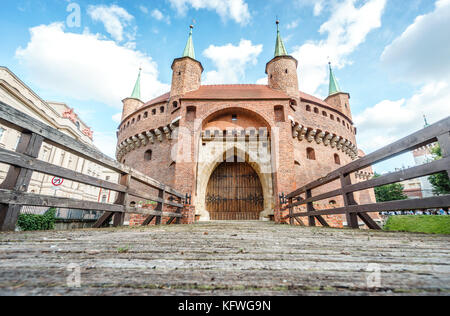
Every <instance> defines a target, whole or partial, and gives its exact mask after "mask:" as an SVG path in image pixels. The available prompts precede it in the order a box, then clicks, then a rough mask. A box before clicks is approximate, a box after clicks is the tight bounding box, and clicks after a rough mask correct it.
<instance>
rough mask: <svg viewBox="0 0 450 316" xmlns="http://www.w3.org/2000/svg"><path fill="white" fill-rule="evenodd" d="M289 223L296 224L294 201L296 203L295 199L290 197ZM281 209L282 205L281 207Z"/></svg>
mask: <svg viewBox="0 0 450 316" xmlns="http://www.w3.org/2000/svg"><path fill="white" fill-rule="evenodd" d="M288 203H289V225H291V226H294V224H295V223H294V208H293V207H292V203H294V199H293V198H290V199H289V202H288ZM280 209H281V207H280Z"/></svg>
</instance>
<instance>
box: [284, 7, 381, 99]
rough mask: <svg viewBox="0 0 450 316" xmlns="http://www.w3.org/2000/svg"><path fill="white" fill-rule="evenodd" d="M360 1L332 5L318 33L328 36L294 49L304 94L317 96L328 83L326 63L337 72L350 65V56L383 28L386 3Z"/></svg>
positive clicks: (293, 54)
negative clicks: (370, 34)
mask: <svg viewBox="0 0 450 316" xmlns="http://www.w3.org/2000/svg"><path fill="white" fill-rule="evenodd" d="M358 4H359V2H358V1H357V0H345V1H343V2H339V3H335V4H333V5H332V9H331V12H332V14H331V17H330V19H329V20H328V21H327V22H325V23H324V24H323V25H322V26H321V27H320V30H319V32H320V33H321V34H327V38H326V39H324V40H320V41H309V42H307V43H306V44H304V45H302V46H301V47H296V48H294V51H293V53H292V56H294V57H295V58H297V59H298V60H299V62H300V67H299V78H300V87H301V89H302V90H303V91H305V92H308V93H311V94H317V93H318V89H319V87H320V86H322V85H324V84H326V83H327V81H328V72H327V67H326V64H327V60H328V57H330V58H331V60H332V62H333V64H334V65H335V67H337V68H341V67H343V66H345V65H346V64H349V63H351V62H350V61H349V60H347V58H348V56H349V55H350V54H351V53H352V52H354V51H355V50H356V49H357V48H358V46H359V45H361V44H362V43H363V42H364V41H365V39H366V37H367V35H368V34H369V33H370V32H371V31H372V30H374V29H377V28H379V27H380V26H381V16H382V14H383V11H384V8H385V5H386V0H369V1H366V2H365V3H364V4H363V5H361V6H359V5H358Z"/></svg>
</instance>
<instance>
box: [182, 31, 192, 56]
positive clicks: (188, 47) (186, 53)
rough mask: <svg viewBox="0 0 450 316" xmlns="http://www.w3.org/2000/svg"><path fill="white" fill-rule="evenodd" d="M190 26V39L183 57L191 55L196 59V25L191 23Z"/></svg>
mask: <svg viewBox="0 0 450 316" xmlns="http://www.w3.org/2000/svg"><path fill="white" fill-rule="evenodd" d="M189 28H190V31H189V38H188V41H187V43H186V47H185V48H184V52H183V57H190V58H192V59H195V50H194V41H193V39H192V33H193V29H194V25H193V24H191V25H190V26H189Z"/></svg>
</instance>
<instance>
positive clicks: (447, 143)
mask: <svg viewBox="0 0 450 316" xmlns="http://www.w3.org/2000/svg"><path fill="white" fill-rule="evenodd" d="M438 142H439V146H440V147H441V151H442V158H447V157H450V133H445V134H444V135H441V136H438ZM449 168H450V167H449ZM447 174H448V176H449V177H450V169H447Z"/></svg>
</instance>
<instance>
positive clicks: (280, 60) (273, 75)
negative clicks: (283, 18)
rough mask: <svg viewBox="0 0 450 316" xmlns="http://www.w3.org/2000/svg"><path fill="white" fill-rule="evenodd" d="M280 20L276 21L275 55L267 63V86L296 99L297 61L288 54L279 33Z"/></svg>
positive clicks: (297, 93) (297, 91)
mask: <svg viewBox="0 0 450 316" xmlns="http://www.w3.org/2000/svg"><path fill="white" fill-rule="evenodd" d="M279 24H280V22H279V21H277V41H276V45H275V57H274V58H273V59H272V60H271V61H269V62H268V63H267V66H266V74H267V76H268V82H269V87H270V88H272V89H275V90H281V91H284V92H286V94H288V95H289V96H291V97H292V98H295V99H298V97H299V90H298V75H297V67H298V61H297V60H296V59H295V58H294V57H292V56H289V54H288V53H287V50H286V47H285V46H284V43H283V40H282V38H281V35H280V28H279Z"/></svg>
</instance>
